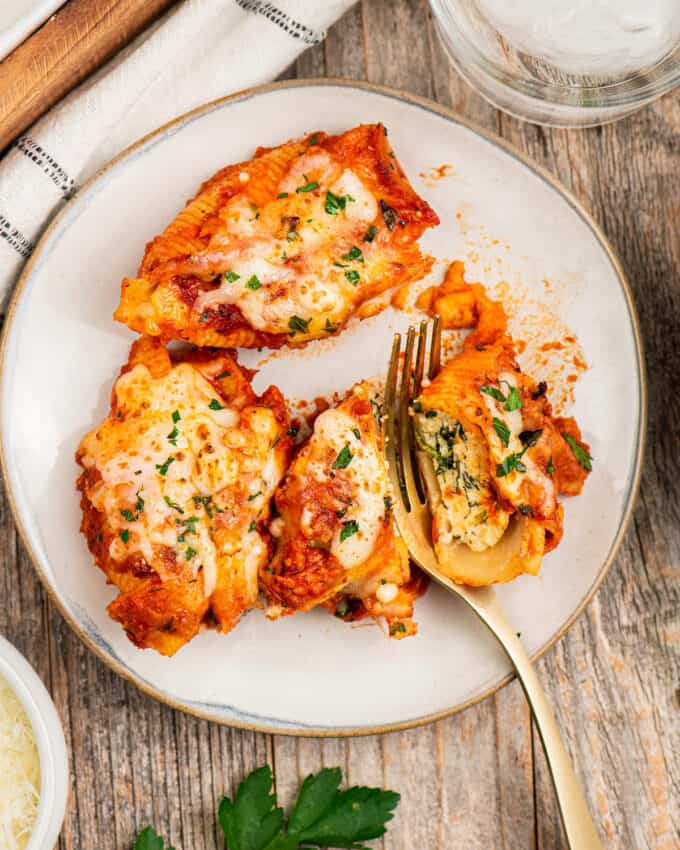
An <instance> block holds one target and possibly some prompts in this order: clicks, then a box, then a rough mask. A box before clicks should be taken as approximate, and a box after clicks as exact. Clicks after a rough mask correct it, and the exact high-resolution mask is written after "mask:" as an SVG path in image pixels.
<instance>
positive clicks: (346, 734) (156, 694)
mask: <svg viewBox="0 0 680 850" xmlns="http://www.w3.org/2000/svg"><path fill="white" fill-rule="evenodd" d="M313 87H328V88H346V89H359V90H360V91H363V92H370V93H372V94H378V95H382V96H385V97H389V98H392V99H395V100H399V101H402V102H406V103H408V104H410V105H412V106H417V107H420V108H421V109H425V110H427V111H429V112H432V113H434V114H436V115H438V116H440V117H442V118H445V119H447V120H448V121H451V122H453V123H454V124H458V125H461V126H463V127H465V128H466V129H468V130H470V131H472V132H473V133H475V134H476V135H478V136H481V137H482V138H483V139H485V140H486V141H488V142H490V143H491V144H492V145H495V146H497V147H499V148H501V149H502V150H503V151H505V153H508V154H510V155H511V156H512V157H514V158H515V159H517V160H519V162H520V163H522V164H523V165H524V166H526V167H528V168H529V169H530V170H531V171H532V172H533V173H534V174H536V175H537V176H538V177H540V178H542V179H543V180H544V181H545V182H546V183H547V184H548V185H549V186H550V187H551V188H553V189H554V190H556V191H557V193H558V194H560V195H561V196H562V197H563V198H564V200H566V201H567V203H568V204H569V205H570V207H571V208H572V209H573V210H574V211H575V212H576V213H577V214H578V215H579V216H580V217H581V219H582V220H583V221H584V222H585V224H586V225H588V227H589V229H590V230H591V232H592V233H593V235H594V236H595V238H596V239H597V241H598V242H599V244H600V246H601V247H602V248H603V250H604V252H605V254H606V256H607V258H608V260H609V262H610V263H611V265H612V267H613V269H614V272H615V273H616V277H617V279H618V283H619V286H620V287H621V290H622V293H623V296H624V299H625V302H626V306H627V308H628V315H629V318H630V324H631V329H632V331H633V339H634V343H635V353H636V356H637V371H638V376H639V388H640V397H639V405H638V422H637V441H636V451H635V459H634V465H633V470H632V477H631V480H630V486H629V489H628V494H627V497H626V503H625V507H624V511H623V515H622V517H621V521H620V523H619V527H618V529H617V532H616V536H615V537H614V540H613V542H612V545H611V546H610V549H609V552H608V553H607V557H606V558H605V560H604V562H603V563H602V565H601V566H600V568H599V570H598V572H597V575H596V576H595V579H594V581H593V582H592V584H591V585H590V587H589V588H588V590H587V591H586V593H585V595H584V596H583V598H582V599H581V600H580V602H579V604H578V605H577V606H576V608H575V609H574V611H573V612H572V613H571V615H570V616H569V617H568V618H567V620H566V621H565V622H564V623H563V624H562V625H561V626H560V627H559V628H558V629H557V630H556V631H555V632H554V634H552V635H551V636H550V637H549V638H548V640H547V641H546V642H545V643H544V644H543V645H542V646H540V647H539V649H538V650H537V651H536V652H535V653H534V654H533V655H532V656H531V661H532V663H535V662H536V661H538V660H539V659H540V658H542V657H543V656H544V655H545V654H546V653H547V652H548V650H550V649H551V648H552V647H553V646H554V645H555V644H556V643H557V641H558V640H559V639H560V638H561V637H563V636H564V635H565V634H566V632H567V631H568V630H569V629H570V628H571V626H572V625H573V624H574V623H575V621H576V620H577V619H578V618H579V617H580V616H581V614H582V613H583V612H584V610H585V608H586V607H587V605H588V604H589V603H590V602H591V600H592V599H593V597H594V596H595V594H596V593H597V591H598V589H599V588H600V586H601V584H602V582H603V581H604V579H605V577H606V576H607V574H608V572H609V570H610V568H611V565H612V564H613V562H614V560H615V558H616V556H617V554H618V551H619V549H620V547H621V543H622V542H623V538H624V537H625V534H626V532H627V530H628V527H629V525H630V522H631V519H632V516H633V510H634V508H635V504H636V501H637V496H638V492H639V487H640V479H641V475H642V460H643V457H644V452H645V447H646V442H647V413H648V393H647V375H646V366H645V356H644V345H643V342H642V334H641V328H640V319H639V316H638V312H637V308H636V305H635V300H634V298H633V292H632V289H631V286H630V282H629V281H628V278H627V276H626V273H625V272H624V270H623V266H622V264H621V261H620V260H619V258H618V256H617V254H616V253H615V251H614V249H613V247H612V245H611V244H610V242H609V240H608V239H607V237H606V235H605V234H604V232H603V230H602V228H601V227H600V225H599V224H598V223H597V222H596V221H595V220H594V218H593V217H592V215H591V214H590V213H589V212H588V211H587V210H586V209H585V207H584V206H583V205H582V204H581V202H580V201H579V200H578V199H577V198H576V197H575V196H574V195H573V194H572V193H571V191H569V190H568V189H567V188H566V187H565V186H563V185H562V184H561V183H560V182H559V181H558V180H557V178H556V177H555V176H554V175H553V174H552V173H550V172H549V171H548V170H547V169H545V168H544V167H543V166H541V165H539V164H538V163H536V162H534V161H533V160H532V159H531V158H530V157H529V156H528V155H527V154H525V153H523V152H522V151H520V150H519V149H518V148H516V147H515V146H514V145H512V144H510V143H509V142H508V141H506V140H505V139H503V138H501V137H500V136H497V135H495V134H494V133H492V132H490V131H488V130H486V129H485V128H483V127H480V126H479V125H477V124H476V123H475V122H474V121H469V120H468V119H467V118H465V117H463V116H461V115H459V114H458V113H457V112H455V110H453V109H451V108H449V107H447V106H443V105H441V104H438V103H436V102H435V101H433V100H431V99H430V98H426V97H421V96H420V95H416V94H412V93H410V92H406V91H404V90H402V89H398V88H394V87H390V86H384V85H380V84H377V83H370V82H367V81H361V80H351V79H347V78H343V77H305V78H300V79H294V80H281V81H276V82H272V83H266V84H264V85H260V86H253V87H250V88H247V89H242V90H240V91H238V92H234V93H232V94H230V95H226V96H224V97H220V98H216V99H215V100H211V101H208V102H206V103H203V104H201V105H200V106H197V107H195V108H194V109H191V110H189V111H188V112H185V113H182V114H181V115H178V116H177V117H175V118H173V119H172V120H171V121H167V122H166V123H164V124H161V125H160V126H159V127H157V128H156V129H154V130H151V131H150V132H149V133H146V134H145V135H143V136H141V137H140V138H139V139H137V140H136V141H134V142H132V143H131V144H130V145H128V146H127V147H126V148H124V149H123V150H122V151H120V153H118V154H116V156H115V157H113V158H112V159H111V160H109V161H108V162H107V163H106V164H104V165H103V166H102V167H101V168H99V169H98V170H97V171H96V172H95V173H94V174H93V175H92V176H91V177H90V178H89V179H88V180H86V181H85V183H83V185H82V186H81V187H80V188H79V189H78V191H77V192H76V193H75V194H74V195H73V197H72V198H70V199H69V200H68V201H67V202H66V203H65V204H64V206H63V207H62V208H61V209H60V210H59V211H58V212H57V214H56V215H55V216H54V218H53V219H52V220H51V221H50V223H49V224H48V226H47V227H46V228H45V230H44V231H43V233H42V234H41V235H40V237H39V239H38V242H37V244H36V247H35V249H34V251H33V253H32V254H31V256H30V258H29V259H28V261H27V263H26V265H25V266H24V267H23V269H22V271H21V274H20V276H19V279H18V281H17V283H16V286H15V288H14V291H13V293H12V296H11V299H10V302H9V305H8V308H7V315H6V317H5V323H4V327H3V329H2V339H1V341H0V472H2V476H3V480H4V487H5V493H6V494H7V501H8V504H9V507H10V511H11V514H12V518H13V520H14V524H15V527H16V528H17V530H18V531H19V535H20V537H21V540H22V543H23V545H24V547H25V549H26V551H27V553H28V556H29V558H30V561H31V564H32V566H33V569H34V570H35V572H36V573H37V575H38V578H39V579H40V582H41V584H42V586H43V587H44V588H45V590H46V592H47V595H48V597H49V599H50V601H51V602H52V604H53V605H54V606H55V607H56V608H57V610H58V611H59V613H60V614H61V616H62V617H63V618H64V619H65V620H66V622H67V623H68V625H69V627H70V628H71V629H72V630H73V632H74V633H75V634H76V635H77V636H78V637H79V638H80V640H81V641H82V642H83V643H84V644H85V646H86V647H87V648H88V649H89V650H90V651H92V652H93V653H94V654H95V655H96V656H97V657H98V658H99V659H100V660H101V661H103V662H104V664H106V666H107V667H109V669H111V670H113V672H114V673H116V674H117V675H119V676H121V677H122V678H123V679H125V680H126V681H127V682H130V683H131V684H133V685H134V686H135V687H137V688H138V689H139V690H140V691H141V692H142V693H144V694H146V695H147V696H150V697H152V698H153V699H156V700H158V701H159V702H161V703H163V704H165V705H168V706H170V708H173V709H175V710H177V711H182V712H184V713H185V714H190V715H192V716H194V717H197V718H199V719H202V720H208V721H212V722H214V723H219V724H220V725H223V726H231V727H234V728H238V729H244V730H248V731H251V732H260V733H264V734H268V735H285V736H290V737H310V738H354V737H362V736H366V735H379V734H384V733H387V732H397V731H402V730H405V729H414V728H417V727H419V726H424V725H426V724H428V723H433V722H435V721H437V720H442V719H444V718H446V717H450V716H452V715H454V714H457V713H458V712H460V711H464V710H465V709H466V708H469V707H470V706H472V705H475V704H476V703H478V702H481V701H482V700H485V699H486V698H487V697H489V696H492V695H493V694H495V693H497V692H498V691H500V690H501V688H503V687H505V685H507V684H508V683H509V682H510V681H512V679H514V678H515V674H514V673H508V674H507V675H506V676H504V677H502V678H501V679H500V680H498V681H497V682H494V683H493V684H492V685H491V686H490V687H488V688H486V689H485V690H483V691H482V692H481V693H479V694H476V695H475V696H473V697H471V698H469V699H467V700H465V701H463V702H461V703H457V704H456V705H454V706H452V707H450V708H446V709H442V710H441V711H437V712H433V713H430V714H425V715H421V716H419V717H416V718H412V719H410V720H404V721H398V722H395V723H385V724H381V725H378V726H349V727H330V726H325V727H324V726H299V725H298V726H297V727H296V726H293V725H288V721H281V724H282V725H273V724H272V723H267V722H250V721H247V720H240V719H238V718H231V717H223V716H219V715H216V714H214V713H212V712H211V711H209V710H205V709H201V708H200V707H198V706H197V705H196V704H190V703H188V702H181V701H178V700H176V699H174V698H173V697H172V696H171V695H170V694H166V693H164V692H163V691H162V690H160V689H159V688H157V687H155V686H154V685H152V684H150V683H149V682H147V681H146V680H145V679H144V678H143V677H142V676H141V675H139V674H138V673H135V671H133V670H132V669H130V668H128V667H127V666H126V665H125V664H123V663H122V662H121V661H119V660H118V658H116V657H113V656H111V655H109V654H108V653H107V651H106V650H105V649H104V648H103V647H102V646H100V645H99V644H98V643H97V641H96V640H94V638H93V637H91V636H90V635H89V634H88V632H87V630H86V629H85V628H84V627H83V626H82V625H81V624H80V623H79V622H78V621H77V620H76V618H75V616H74V615H72V614H71V612H70V611H69V610H68V608H67V607H66V605H65V604H62V602H61V600H60V599H59V598H58V596H57V594H56V591H55V590H54V589H53V588H52V586H51V583H50V581H49V579H48V577H47V576H46V575H45V573H44V572H43V570H42V567H41V566H40V563H39V559H38V557H37V555H36V552H35V551H34V548H33V545H32V543H31V540H30V537H29V534H28V531H27V529H26V527H25V526H24V523H23V521H22V519H21V516H20V511H19V507H18V504H17V501H16V499H15V495H14V492H13V489H12V486H11V481H10V476H9V465H8V461H7V452H6V447H5V427H4V421H3V419H2V411H3V410H4V394H5V383H6V381H5V356H6V351H7V347H8V344H9V338H10V335H11V331H12V327H13V324H14V319H15V315H16V310H17V306H18V304H19V301H20V300H21V295H22V293H23V290H24V287H25V286H26V284H27V282H28V280H29V278H30V276H31V273H32V270H33V265H34V264H35V263H36V261H37V260H38V258H39V256H40V254H41V253H42V251H43V249H44V248H45V245H46V243H47V241H48V239H49V237H50V235H51V234H52V232H53V230H54V229H56V227H57V226H58V224H59V223H60V221H61V219H62V217H64V216H65V215H66V213H67V212H70V209H71V207H72V206H73V205H74V203H75V201H76V200H77V199H78V198H79V196H81V195H83V194H85V192H86V191H88V190H89V189H90V188H91V187H92V186H93V185H94V184H95V183H97V182H98V181H99V180H101V178H102V177H103V176H104V175H105V174H106V173H107V172H108V171H109V170H110V169H112V168H113V167H114V166H116V165H117V164H118V163H119V162H120V161H122V160H123V159H125V158H127V157H128V156H130V155H132V154H134V152H135V151H136V150H138V149H139V148H141V147H143V146H144V145H145V144H146V143H147V142H149V141H151V140H152V139H154V138H157V139H160V138H161V137H162V136H163V135H165V134H166V133H167V132H168V131H171V130H172V129H173V128H179V127H180V125H182V124H184V123H185V122H187V121H190V120H193V119H194V118H197V117H198V116H200V115H202V114H204V113H209V112H210V111H212V110H213V109H216V108H219V107H221V106H224V105H226V104H229V103H235V102H239V101H244V100H250V99H251V98H254V97H257V96H259V95H263V94H269V93H271V92H275V91H279V90H282V89H296V88H313ZM263 720H264V718H263ZM283 724H285V725H283Z"/></svg>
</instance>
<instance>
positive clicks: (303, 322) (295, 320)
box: [288, 316, 312, 336]
mask: <svg viewBox="0 0 680 850" xmlns="http://www.w3.org/2000/svg"><path fill="white" fill-rule="evenodd" d="M311 321H312V320H311V319H301V318H300V316H291V317H290V319H288V327H289V328H290V331H291V335H292V336H294V335H295V334H296V333H301V334H306V333H307V332H308V330H309V323H310V322H311Z"/></svg>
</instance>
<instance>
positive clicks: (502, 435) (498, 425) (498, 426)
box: [492, 416, 510, 448]
mask: <svg viewBox="0 0 680 850" xmlns="http://www.w3.org/2000/svg"><path fill="white" fill-rule="evenodd" d="M492 421H493V429H494V431H495V432H496V433H497V434H498V439H499V440H500V441H501V443H503V445H504V446H505V447H506V448H507V447H508V444H509V442H510V429H509V428H508V426H507V425H506V424H505V422H503V421H502V420H500V419H498V418H497V417H496V416H494V418H493V420H492Z"/></svg>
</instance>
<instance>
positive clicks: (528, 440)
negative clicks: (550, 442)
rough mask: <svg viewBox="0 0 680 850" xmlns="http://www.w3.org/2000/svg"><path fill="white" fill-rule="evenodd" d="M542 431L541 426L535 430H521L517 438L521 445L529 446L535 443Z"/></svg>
mask: <svg viewBox="0 0 680 850" xmlns="http://www.w3.org/2000/svg"><path fill="white" fill-rule="evenodd" d="M542 433H543V429H542V428H538V429H537V430H536V431H522V433H521V434H520V435H519V439H520V442H521V443H522V445H523V446H526V447H527V448H529V447H530V446H535V445H536V443H537V442H538V441H539V440H540V439H541V434H542Z"/></svg>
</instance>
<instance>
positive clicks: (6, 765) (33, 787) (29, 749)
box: [0, 678, 40, 850]
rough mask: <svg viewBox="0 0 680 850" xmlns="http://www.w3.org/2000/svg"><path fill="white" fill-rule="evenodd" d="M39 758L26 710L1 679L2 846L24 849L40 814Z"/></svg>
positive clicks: (0, 783) (0, 770)
mask: <svg viewBox="0 0 680 850" xmlns="http://www.w3.org/2000/svg"><path fill="white" fill-rule="evenodd" d="M39 797H40V756H39V755H38V748H37V746H36V743H35V738H34V736H33V728H32V727H31V723H30V721H29V719H28V716H27V715H26V712H25V710H24V707H23V706H22V705H21V703H20V702H19V700H18V698H17V696H16V694H15V693H14V691H13V690H12V689H11V688H10V687H9V685H8V684H7V682H6V681H5V680H4V679H3V678H0V847H1V848H2V850H24V848H25V847H26V845H27V844H28V840H29V838H30V837H31V833H32V831H33V826H34V824H35V819H36V816H37V814H38V801H39Z"/></svg>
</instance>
